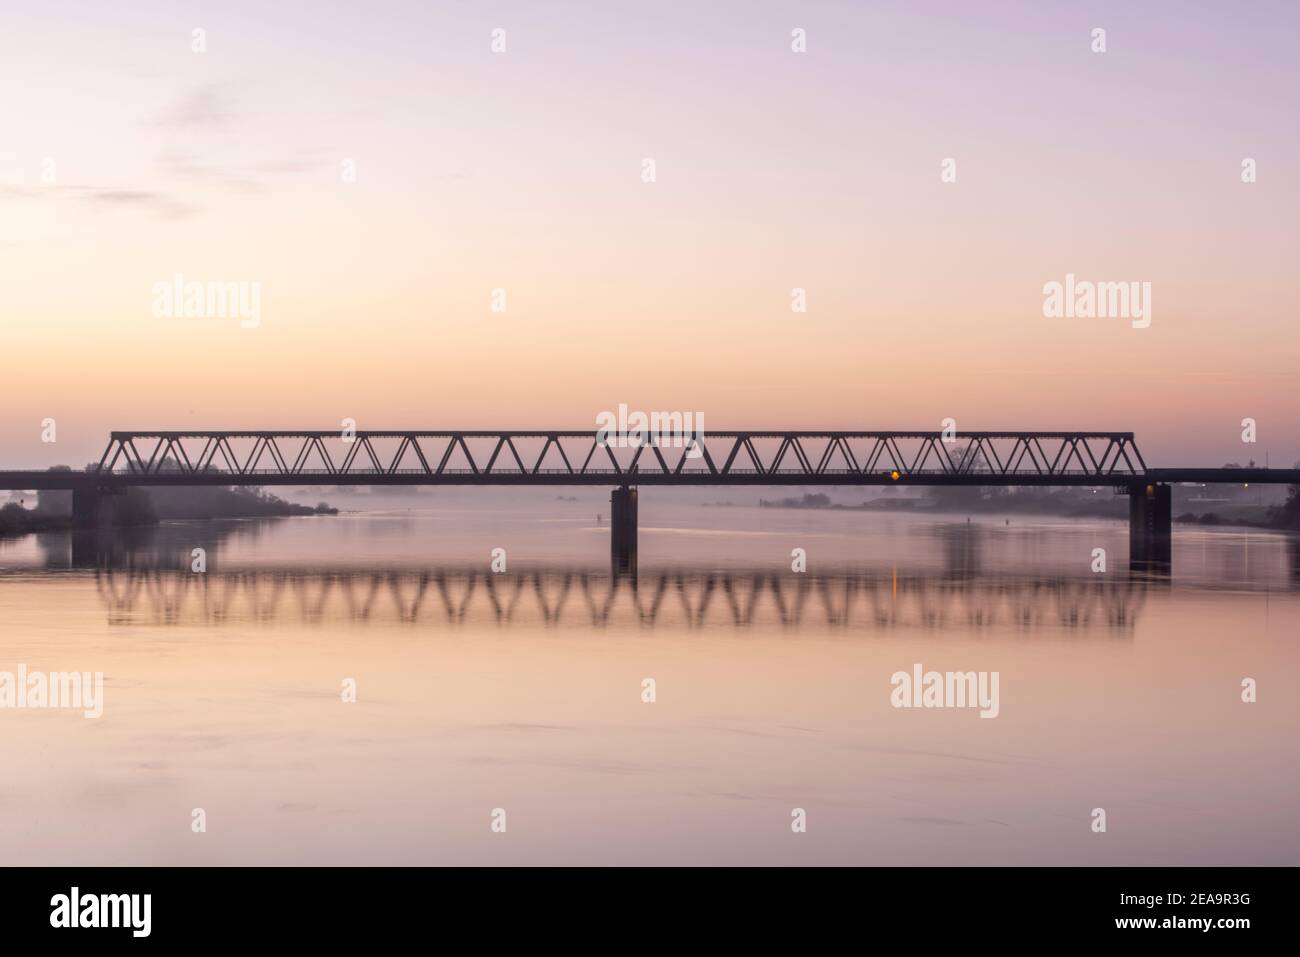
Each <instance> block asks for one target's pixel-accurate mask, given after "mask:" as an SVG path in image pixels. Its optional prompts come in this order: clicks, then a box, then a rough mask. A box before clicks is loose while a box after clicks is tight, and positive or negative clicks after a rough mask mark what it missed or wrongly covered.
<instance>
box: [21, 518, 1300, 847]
mask: <svg viewBox="0 0 1300 957" xmlns="http://www.w3.org/2000/svg"><path fill="white" fill-rule="evenodd" d="M573 497H574V498H577V497H578V496H573ZM719 497H722V496H719ZM564 499H565V496H557V497H556V500H548V501H545V502H541V501H540V500H539V501H538V502H537V503H532V502H523V503H520V502H518V501H516V502H514V503H513V504H503V502H502V501H498V500H497V498H495V497H493V496H491V495H484V496H482V497H481V498H480V499H479V500H478V501H477V502H476V501H474V500H471V499H468V498H465V499H459V500H452V501H438V502H436V503H434V504H430V505H425V506H421V507H419V508H414V507H413V508H410V509H407V508H406V507H405V505H404V504H400V505H398V506H397V507H392V508H384V507H382V506H381V507H375V508H372V509H371V510H369V511H365V512H360V513H347V514H342V515H339V516H337V517H318V518H301V519H285V520H277V521H270V522H265V521H264V522H252V521H248V522H242V521H227V522H174V523H165V524H164V525H162V526H160V527H158V528H156V529H153V530H148V531H145V532H136V533H127V532H119V533H118V534H117V536H116V537H115V538H114V539H113V541H112V542H109V543H105V542H94V541H86V540H84V539H83V540H78V539H77V537H76V536H73V535H69V534H50V535H40V536H28V537H26V538H21V539H12V540H7V541H3V542H0V627H2V628H3V638H4V642H3V655H2V656H0V670H10V671H12V670H13V669H14V668H15V667H16V666H17V664H19V663H24V664H26V665H27V666H28V667H29V668H31V669H33V670H35V669H43V670H47V671H63V670H80V671H103V672H104V674H105V707H104V714H103V717H102V718H99V719H96V720H86V719H83V718H82V717H81V716H80V714H73V713H69V712H58V711H35V710H29V711H22V710H10V711H7V712H4V713H0V747H2V748H3V750H4V754H5V757H6V767H7V769H8V770H7V774H6V776H5V779H4V781H3V782H0V847H3V848H4V849H5V852H4V855H5V861H6V863H11V864H35V863H45V864H50V863H54V864H100V863H103V864H108V863H130V864H167V863H182V864H196V863H212V864H225V863H262V864H288V863H315V864H326V863H366V864H386V863H387V864H417V863H428V864H441V863H465V864H468V863H474V864H483V863H527V864H542V863H562V864H569V863H620V864H624V863H653V864H673V863H686V864H704V863H738V864H743V863H831V864H850V863H859V864H975V863H994V864H1013V863H1036V864H1067V863H1085V864H1102V863H1106V864H1237V863H1241V864H1246V863H1250V864H1265V863H1268V864H1293V863H1295V862H1296V860H1297V859H1298V857H1300V855H1298V854H1297V851H1298V850H1300V839H1297V838H1296V837H1295V829H1294V827H1293V826H1292V823H1291V814H1292V813H1293V809H1294V807H1295V806H1296V805H1297V803H1298V802H1300V773H1298V772H1297V770H1296V768H1297V762H1296V757H1297V753H1296V752H1297V748H1296V744H1295V742H1296V740H1297V732H1298V731H1300V702H1297V700H1296V699H1295V696H1294V695H1292V694H1291V693H1290V690H1291V688H1292V687H1293V686H1294V680H1291V681H1284V680H1283V678H1284V676H1288V675H1289V676H1290V677H1291V679H1295V678H1297V677H1300V652H1298V650H1297V636H1300V570H1298V569H1300V549H1297V542H1296V540H1295V539H1294V538H1288V537H1286V536H1282V535H1277V534H1271V533H1263V532H1248V531H1243V530H1231V529H1184V528H1179V529H1177V530H1176V532H1175V539H1174V558H1173V571H1172V574H1170V575H1168V576H1164V577H1161V576H1147V575H1142V574H1137V573H1130V571H1129V569H1128V568H1127V527H1126V524H1125V523H1124V522H1122V521H1114V522H1109V521H1097V522H1084V521H1073V520H1065V519H1040V518H1033V519H1029V518H1025V517H1023V516H987V515H985V516H971V517H970V520H969V521H968V520H967V517H966V516H965V515H924V516H921V515H906V514H899V513H888V512H884V513H870V512H860V511H841V510H837V511H812V510H776V509H758V508H752V507H748V506H739V505H738V506H735V507H729V508H721V507H704V506H701V505H698V504H685V503H683V502H681V501H675V500H673V499H672V497H671V496H668V495H651V494H644V495H643V496H642V498H641V513H640V568H639V572H638V574H637V575H636V576H635V578H629V577H620V576H615V575H613V574H611V571H610V564H609V529H608V521H609V510H608V505H607V504H602V503H601V501H600V500H599V499H598V498H593V497H591V495H590V493H582V500H576V501H570V500H564ZM597 513H602V514H601V520H600V524H597ZM196 547H201V548H203V549H205V552H206V557H207V571H206V572H205V573H203V574H196V573H194V572H192V571H191V570H190V568H191V550H192V549H193V548H196ZM494 548H504V549H505V550H506V554H507V569H506V571H505V572H503V573H500V574H494V573H493V572H492V571H491V570H490V561H491V553H492V550H493V549H494ZM795 548H801V549H804V550H805V551H806V553H807V572H805V573H802V574H800V573H795V572H793V571H791V550H792V549H795ZM1095 548H1104V549H1105V550H1106V553H1107V558H1108V567H1107V571H1106V573H1104V574H1094V573H1093V572H1092V571H1091V569H1090V565H1091V562H1092V551H1093V549H1095ZM917 664H920V665H922V666H923V667H924V668H925V669H927V670H930V669H934V670H938V671H950V670H952V671H967V670H984V671H987V670H996V671H998V672H1000V676H1001V680H1000V696H1001V701H1000V711H999V714H998V716H997V717H996V718H995V719H993V720H982V719H980V717H979V716H978V714H977V713H976V712H974V711H971V710H963V709H936V710H925V709H899V708H895V707H893V706H892V705H891V703H890V691H891V687H890V676H891V675H892V674H894V673H895V672H898V671H910V670H911V669H912V668H913V666H914V665H917ZM1265 675H1266V676H1268V678H1267V680H1264V679H1263V678H1262V677H1261V676H1265ZM1252 676H1253V677H1259V678H1261V680H1260V686H1259V700H1258V702H1257V703H1255V704H1250V705H1247V704H1243V703H1242V701H1241V697H1240V683H1241V679H1242V678H1245V677H1252ZM647 677H651V678H653V679H654V680H655V685H656V689H657V695H656V700H655V702H654V703H653V704H646V703H643V701H642V698H641V692H642V681H643V679H645V678H647ZM345 679H353V680H355V682H356V687H357V702H356V703H355V704H345V703H343V702H342V701H341V696H340V691H341V687H342V684H343V682H344V681H345ZM198 807H201V808H203V809H204V810H205V812H206V816H207V822H208V832H207V833H206V834H195V833H193V832H192V831H191V829H190V821H191V811H192V809H193V808H198ZM796 807H797V808H804V809H805V810H806V811H807V814H808V832H807V833H806V834H802V835H797V836H796V835H793V834H791V830H790V826H789V822H790V815H791V810H792V809H793V808H796ZM1096 807H1104V808H1105V809H1106V811H1107V816H1108V826H1109V835H1107V834H1101V835H1099V834H1094V833H1092V831H1091V830H1090V827H1089V824H1090V817H1089V815H1090V812H1091V811H1092V809H1093V808H1096ZM493 808H505V809H506V810H507V812H508V814H509V832H508V839H506V838H504V837H503V836H502V835H499V834H493V833H492V832H491V831H490V830H489V828H488V822H489V815H490V813H491V811H492V809H493ZM167 821H171V822H173V824H172V826H170V827H169V826H167V825H166V824H165V822H167ZM1117 833H1122V835H1123V840H1108V839H1107V837H1108V836H1113V835H1115V834H1117ZM218 837H219V839H217V838H218Z"/></svg>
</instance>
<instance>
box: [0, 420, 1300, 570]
mask: <svg viewBox="0 0 1300 957" xmlns="http://www.w3.org/2000/svg"><path fill="white" fill-rule="evenodd" d="M1176 482H1203V483H1250V482H1256V483H1287V484H1295V485H1300V469H1267V468H1263V469H1261V468H1231V469H1227V468H1219V469H1215V468H1162V469H1153V468H1149V467H1148V466H1147V464H1146V461H1145V460H1144V459H1143V457H1142V453H1141V452H1140V451H1138V447H1137V443H1136V442H1135V441H1134V438H1133V433H1132V432H962V433H944V432H900V431H893V432H845V431H821V432H810V431H799V432H783V431H761V430H747V431H731V430H723V431H716V430H710V431H709V432H708V434H707V435H689V434H681V433H678V434H676V435H669V436H667V437H665V436H664V434H663V433H655V432H646V433H605V432H597V431H578V432H565V431H556V430H549V431H547V430H505V431H500V430H494V431H464V430H449V431H391V432H382V431H360V432H348V433H341V432H334V431H329V432H324V431H244V432H240V431H230V430H225V431H211V432H157V431H154V432H146V431H127V432H113V433H111V435H110V438H109V441H108V446H107V447H106V448H105V449H104V454H103V455H102V456H101V458H100V461H99V462H98V464H96V465H95V466H92V467H90V468H88V469H86V470H85V471H81V472H73V471H43V472H39V471H25V472H17V471H14V472H0V489H6V488H7V489H70V490H72V520H73V524H74V525H76V526H77V527H79V528H95V529H100V530H103V529H105V528H107V527H109V526H110V525H111V522H112V518H111V508H110V507H109V502H108V499H109V497H110V496H111V495H112V494H114V493H116V492H120V491H122V490H123V489H126V488H130V487H133V486H177V485H180V486H184V485H254V486H261V485H516V486H518V485H604V486H615V488H614V490H613V492H612V494H611V497H610V555H611V559H612V560H613V562H614V564H615V566H616V567H618V568H620V569H621V570H623V571H632V570H635V568H636V554H637V490H638V488H639V487H640V486H662V485H683V486H686V485H803V486H808V485H858V486H862V485H965V486H1013V485H1037V486H1052V485H1057V486H1059V485H1076V486H1078V485H1082V486H1099V485H1110V486H1113V487H1115V488H1116V489H1119V490H1123V491H1126V492H1127V493H1128V495H1129V557H1130V560H1131V561H1134V562H1141V563H1143V564H1148V565H1155V566H1167V565H1168V564H1169V562H1170V561H1171V556H1172V544H1171V542H1172V513H1171V507H1172V505H1171V503H1172V493H1171V489H1170V483H1176Z"/></svg>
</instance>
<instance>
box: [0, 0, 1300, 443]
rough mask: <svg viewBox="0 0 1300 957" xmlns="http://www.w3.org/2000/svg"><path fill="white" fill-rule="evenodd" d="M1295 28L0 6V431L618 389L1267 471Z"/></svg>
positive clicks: (524, 414)
mask: <svg viewBox="0 0 1300 957" xmlns="http://www.w3.org/2000/svg"><path fill="white" fill-rule="evenodd" d="M1298 26H1300V5H1297V4H1295V3H1290V2H1287V3H1271V2H1257V3H1235V4H1225V3H1198V2H1177V3H1173V2H1170V3H1162V2H1147V3H1141V4H1133V3H1128V2H1123V3H1085V2H1061V3H1053V2H1029V0H1026V2H1002V3H997V2H990V3H968V2H951V3H932V2H897V3H893V2H871V3H867V2H861V3H858V2H848V0H842V2H802V3H796V2H779V3H778V2H768V0H754V2H714V3H709V4H699V3H689V2H656V3H653V4H641V3H601V2H594V0H593V2H584V3H578V2H562V0H556V2H535V0H534V2H419V3H417V2H373V3H368V4H357V3H350V2H348V3H343V2H317V3H310V4H308V3H293V4H291V3H284V4H266V3H242V2H233V3H232V2H225V3H221V4H216V3H193V2H191V3H186V2H166V3H163V2H154V0H139V2H133V3H131V4H129V5H116V4H115V5H107V4H102V3H90V2H86V3H72V2H60V0H44V2H41V3H18V2H13V3H6V4H5V5H4V6H3V8H0V37H3V38H4V44H3V49H4V54H3V56H0V124H2V125H0V129H2V130H3V136H0V293H2V294H0V336H2V337H0V467H3V468H19V467H43V466H47V465H53V464H56V463H66V464H72V465H81V464H84V463H85V462H87V461H90V460H92V459H97V458H98V456H99V453H100V452H101V451H102V449H103V447H104V445H105V444H106V441H107V433H108V432H109V431H110V430H112V429H141V430H143V429H187V428H192V429H220V428H243V429H275V428H279V429H293V428H309V429H331V428H337V427H339V426H340V424H341V422H342V420H343V419H345V418H351V419H355V420H356V422H357V424H358V427H359V428H361V429H367V428H370V429H400V428H412V429H415V428H424V429H446V428H466V429H473V428H521V429H522V428H558V429H582V428H588V427H591V428H593V429H594V424H595V420H596V416H597V414H598V413H600V412H602V411H606V410H615V409H617V408H618V406H619V405H620V404H626V405H627V406H628V407H629V408H631V409H644V410H678V411H691V412H698V413H702V414H704V416H705V420H706V422H707V424H708V425H709V426H711V427H712V428H715V429H727V428H751V427H752V428H771V429H817V428H824V429H830V428H837V429H863V430H874V429H935V430H938V429H940V428H942V424H941V423H942V421H943V420H944V419H945V418H952V419H954V420H955V421H956V423H957V427H958V429H959V430H960V429H971V430H981V429H986V430H1001V429H1008V430H1010V429H1041V430H1058V429H1059V430H1094V429H1095V430H1131V431H1133V432H1135V433H1136V434H1137V438H1138V442H1139V445H1140V447H1141V448H1142V450H1143V453H1144V455H1145V457H1146V459H1147V461H1148V463H1149V464H1152V465H1167V466H1174V465H1220V464H1223V463H1224V462H1228V461H1240V462H1245V461H1246V460H1248V459H1250V458H1254V459H1256V460H1258V461H1260V462H1263V461H1264V460H1265V457H1266V456H1267V457H1268V459H1269V461H1270V463H1271V464H1273V465H1290V464H1291V463H1292V462H1294V461H1295V460H1296V459H1300V402H1298V401H1297V400H1296V394H1297V391H1298V390H1297V386H1298V385H1300V331H1298V330H1297V327H1296V318H1297V317H1296V308H1295V303H1296V301H1297V291H1298V289H1297V286H1298V285H1300V270H1297V255H1296V254H1297V249H1298V248H1300V244H1298V243H1297V237H1296V230H1297V224H1298V223H1300V186H1298V185H1297V178H1296V174H1295V170H1296V169H1297V168H1298V162H1297V161H1298V160H1300V131H1298V127H1300V111H1297V110H1296V109H1295V90H1296V89H1298V88H1300V75H1298V74H1300V60H1298V58H1297V57H1296V56H1295V55H1294V37H1295V34H1296V29H1297V27H1298ZM1098 28H1100V29H1103V30H1105V45H1106V49H1105V51H1104V52H1095V51H1094V49H1093V48H1094V46H1095V45H1096V40H1095V39H1094V30H1096V29H1098ZM195 30H202V31H203V33H202V38H203V43H202V46H203V47H204V49H203V50H202V51H201V52H200V51H196V49H195V46H196V40H195V33H194V31H195ZM497 30H500V31H504V34H500V33H498V34H496V37H497V42H498V45H499V44H500V38H501V37H504V44H505V49H504V51H503V52H494V51H493V48H492V47H493V42H494V31H497ZM795 30H802V31H804V32H803V36H804V37H805V40H806V49H805V51H804V52H796V51H795V50H794V49H792V45H794V44H795V40H794V38H793V31H795ZM1247 158H1249V159H1253V160H1254V161H1255V170H1256V178H1255V181H1254V182H1250V183H1247V182H1243V180H1242V163H1243V160H1245V159H1247ZM949 159H951V160H953V161H954V163H953V164H951V165H950V167H948V168H949V169H955V173H956V176H955V181H949V182H945V181H944V177H943V173H944V170H945V166H944V161H945V160H949ZM646 160H653V164H654V178H653V181H651V182H647V181H646V168H647V167H646V162H645V161H646ZM352 173H355V175H354V176H353V175H351V174H352ZM1067 274H1072V275H1074V276H1076V277H1077V278H1078V279H1080V280H1090V281H1095V282H1130V281H1131V282H1139V283H1143V282H1146V283H1150V284H1151V285H1150V289H1151V312H1150V319H1151V322H1150V324H1149V325H1148V326H1147V327H1145V328H1139V327H1136V326H1135V325H1134V323H1133V322H1131V321H1129V319H1127V318H1123V317H1121V318H1104V319H1101V318H1092V319H1088V318H1065V317H1061V318H1048V317H1046V316H1044V310H1043V303H1044V291H1043V290H1044V285H1045V284H1047V283H1050V282H1054V281H1055V282H1064V281H1065V278H1066V276H1067ZM177 275H180V276H182V277H184V280H185V281H197V282H205V283H206V282H239V283H245V284H247V286H246V288H248V289H250V290H251V289H252V288H253V287H254V284H256V288H257V289H258V290H259V295H260V312H259V317H258V322H257V324H256V325H255V326H248V325H247V324H241V322H240V321H239V319H238V318H232V317H221V316H200V317H186V316H185V315H183V314H182V315H173V316H167V315H162V316H159V315H157V314H156V313H157V311H158V310H157V309H156V308H155V306H156V305H157V303H156V301H155V300H156V298H157V292H156V287H157V284H159V283H162V284H164V285H170V284H171V283H172V282H173V281H174V278H175V277H176V276H177ZM795 289H802V290H804V296H805V300H806V311H803V312H799V311H795V309H793V308H792V303H793V301H794V294H793V290H795ZM494 290H504V294H505V300H504V301H505V310H504V312H494V311H493V303H494V298H493V297H494V292H493V291H494ZM496 302H497V304H498V305H499V304H500V298H499V296H498V298H497V300H496ZM182 312H183V311H182ZM1247 417H1249V418H1253V419H1254V420H1255V421H1256V423H1257V426H1256V428H1257V442H1256V443H1254V444H1249V445H1248V444H1244V443H1243V442H1242V420H1243V419H1244V418H1247ZM46 419H53V420H54V421H55V423H56V433H55V434H56V441H55V442H53V443H47V442H43V441H42V434H43V432H47V430H46V429H45V428H44V426H43V423H44V422H45V420H46Z"/></svg>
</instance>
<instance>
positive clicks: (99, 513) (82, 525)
mask: <svg viewBox="0 0 1300 957" xmlns="http://www.w3.org/2000/svg"><path fill="white" fill-rule="evenodd" d="M72 527H73V528H76V529H81V530H88V531H96V532H106V531H109V530H110V529H111V528H112V527H113V496H112V494H111V493H109V492H107V491H105V490H103V489H98V488H95V487H94V486H90V485H79V486H77V487H76V488H74V489H73V490H72Z"/></svg>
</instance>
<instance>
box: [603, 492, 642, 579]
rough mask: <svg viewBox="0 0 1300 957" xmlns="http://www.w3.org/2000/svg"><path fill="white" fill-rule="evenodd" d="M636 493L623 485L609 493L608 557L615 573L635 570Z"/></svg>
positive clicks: (633, 571)
mask: <svg viewBox="0 0 1300 957" xmlns="http://www.w3.org/2000/svg"><path fill="white" fill-rule="evenodd" d="M636 493H637V490H636V489H634V488H628V487H627V486H626V485H624V486H623V487H622V488H616V489H614V491H612V492H611V493H610V495H609V516H610V521H609V558H610V564H611V566H612V567H613V570H614V573H615V574H619V573H635V572H636Z"/></svg>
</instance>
